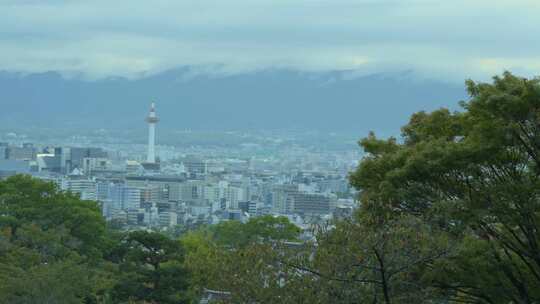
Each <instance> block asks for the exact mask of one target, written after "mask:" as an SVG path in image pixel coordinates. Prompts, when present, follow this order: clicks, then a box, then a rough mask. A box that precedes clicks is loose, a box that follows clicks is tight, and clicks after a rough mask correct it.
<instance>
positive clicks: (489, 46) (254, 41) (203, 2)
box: [0, 0, 540, 82]
mask: <svg viewBox="0 0 540 304" xmlns="http://www.w3.org/2000/svg"><path fill="white" fill-rule="evenodd" d="M185 65H195V66H200V67H201V70H207V71H212V72H225V73H235V72H242V71H250V70H255V69H265V68H292V69H298V70H301V71H313V70H316V71H318V70H342V69H356V70H358V71H360V72H365V73H373V72H392V71H403V70H414V71H415V72H417V73H418V74H419V75H423V76H426V77H436V78H441V79H446V80H452V81H454V80H456V81H459V82H461V81H462V80H463V79H464V78H475V79H486V78H487V77H489V76H491V75H493V74H495V73H500V72H501V71H503V70H504V69H509V70H511V71H514V72H516V73H519V74H522V75H527V76H531V75H539V74H540V72H539V71H540V0H527V1H525V0H442V1H439V0H355V1H352V0H319V1H307V0H214V1H210V0H193V1H182V0H174V1H173V0H170V1H165V0H152V1H149V0H145V1H135V0H87V1H76V0H73V1H62V0H35V1H29V0H0V70H5V71H10V72H11V71H12V72H23V73H28V72H30V73H31V72H43V71H50V70H54V71H60V72H62V73H65V74H66V75H84V76H85V77H90V78H101V77H109V76H124V77H141V76H144V75H149V74H154V73H158V72H161V71H164V70H168V69H172V68H175V67H179V66H185Z"/></svg>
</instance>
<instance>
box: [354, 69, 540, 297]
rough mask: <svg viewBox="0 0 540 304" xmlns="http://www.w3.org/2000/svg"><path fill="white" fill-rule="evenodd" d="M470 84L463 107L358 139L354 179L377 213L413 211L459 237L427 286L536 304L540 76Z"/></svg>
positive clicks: (539, 289) (539, 288)
mask: <svg viewBox="0 0 540 304" xmlns="http://www.w3.org/2000/svg"><path fill="white" fill-rule="evenodd" d="M467 86H468V91H469V94H470V96H471V99H470V100H469V101H468V102H462V104H461V105H462V107H463V109H464V111H462V112H456V113H450V112H449V111H448V110H445V109H442V110H438V111H435V112H433V113H424V112H420V113H417V114H415V115H413V116H412V117H411V120H410V122H409V124H408V125H406V126H404V127H403V129H402V130H403V138H402V140H399V141H398V140H396V139H393V138H391V139H387V140H381V139H378V138H376V137H375V136H374V135H373V134H371V135H370V136H369V137H368V138H366V139H364V140H363V141H362V142H361V145H362V147H363V148H364V150H365V151H366V152H367V156H366V157H365V158H364V159H363V160H362V162H361V164H360V166H359V167H358V170H357V171H356V172H354V173H353V174H352V175H351V183H352V184H353V185H354V186H355V187H356V188H358V189H360V190H361V196H360V198H361V202H362V209H363V212H366V213H367V214H370V215H371V216H373V217H374V218H385V217H387V218H392V217H395V216H399V215H400V214H409V215H413V216H418V217H420V218H422V220H424V221H425V222H426V223H429V225H431V226H432V227H435V228H437V229H442V230H444V231H446V233H448V235H449V236H451V237H452V238H453V239H454V240H456V241H459V245H457V246H456V251H457V253H458V255H457V256H453V257H452V258H448V259H441V260H438V261H436V262H435V263H433V265H432V266H433V267H435V268H434V271H433V272H432V276H431V279H432V281H431V282H430V284H432V286H437V287H439V288H441V290H442V292H444V293H446V294H447V296H448V297H449V298H450V299H452V300H454V301H461V302H475V303H534V302H538V301H540V250H539V248H538V244H539V241H540V234H539V231H540V230H539V228H540V227H538V223H540V218H539V215H540V213H539V211H540V209H539V208H540V202H539V197H540V179H539V176H540V175H539V174H540V171H539V168H540V167H539V165H540V80H539V79H524V78H519V77H516V76H514V75H512V74H510V73H505V74H504V75H503V76H502V77H495V78H494V81H493V83H491V84H490V83H479V84H477V83H474V82H472V81H468V82H467ZM381 224H384V222H383V223H381ZM473 261H477V262H479V263H476V264H475V263H473ZM443 273H444V274H446V275H437V274H443ZM426 277H429V276H427V275H426Z"/></svg>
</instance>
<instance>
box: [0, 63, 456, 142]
mask: <svg viewBox="0 0 540 304" xmlns="http://www.w3.org/2000/svg"><path fill="white" fill-rule="evenodd" d="M193 71H194V69H193V68H190V67H185V68H181V69H176V70H171V71H168V72H164V73H161V74H158V75H153V76H149V77H145V78H141V79H136V80H128V79H124V78H109V79H102V80H95V81H88V80H83V79H77V78H70V79H66V78H63V77H62V76H61V75H60V74H58V73H56V72H48V73H41V74H31V75H18V74H13V73H8V72H3V73H0V106H1V109H2V110H1V111H0V128H1V127H23V126H28V127H51V128H74V129H77V128H81V129H87V128H94V127H95V128H104V129H122V128H135V127H136V128H139V127H141V124H144V117H145V115H146V113H147V111H148V107H149V103H150V101H152V100H155V101H156V102H157V113H158V115H159V116H160V118H161V122H160V128H174V129H194V130H249V129H305V130H319V131H325V132H326V131H329V132H348V133H359V132H366V131H367V130H376V131H379V132H382V133H387V134H396V133H397V132H399V127H400V126H401V125H403V124H404V123H406V122H407V119H408V117H409V115H410V114H411V113H413V112H416V111H419V110H433V109H436V108H439V107H450V108H454V109H455V108H456V105H457V102H458V101H459V100H462V99H464V98H465V97H466V96H465V91H464V86H463V85H456V84H448V83H443V82H437V81H428V80H417V79H415V77H414V76H413V75H411V74H409V73H403V74H399V75H380V74H377V75H369V76H358V77H356V76H354V74H355V73H354V71H335V72H324V73H323V72H313V73H306V72H297V71H291V70H266V71H260V72H253V73H244V74H236V75H212V74H194V73H193ZM362 135H363V134H362Z"/></svg>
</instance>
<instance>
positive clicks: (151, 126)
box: [146, 102, 159, 164]
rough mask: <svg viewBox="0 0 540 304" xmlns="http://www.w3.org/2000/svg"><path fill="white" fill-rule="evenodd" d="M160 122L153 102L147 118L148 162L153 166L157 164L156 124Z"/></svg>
mask: <svg viewBox="0 0 540 304" xmlns="http://www.w3.org/2000/svg"><path fill="white" fill-rule="evenodd" d="M158 121H159V118H157V116H156V109H155V103H153V102H152V105H151V106H150V113H148V117H146V122H147V123H148V156H147V158H146V162H148V163H151V164H153V163H155V162H156V147H155V146H156V123H157V122H158Z"/></svg>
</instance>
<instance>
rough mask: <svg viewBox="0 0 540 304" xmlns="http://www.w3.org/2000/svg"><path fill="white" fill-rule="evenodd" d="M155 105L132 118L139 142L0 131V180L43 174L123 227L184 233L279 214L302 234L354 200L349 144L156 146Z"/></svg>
mask: <svg viewBox="0 0 540 304" xmlns="http://www.w3.org/2000/svg"><path fill="white" fill-rule="evenodd" d="M156 113H157V111H156V104H155V103H154V102H152V103H151V104H150V110H149V112H148V114H147V117H146V119H145V120H144V121H143V120H142V119H141V125H142V124H143V123H144V122H146V124H147V126H148V140H147V144H146V145H140V144H131V145H130V144H125V145H111V144H106V143H105V140H104V142H103V143H101V144H102V145H103V146H99V144H95V145H90V146H73V145H69V144H66V145H61V146H53V145H51V144H50V143H45V142H40V143H32V142H27V141H26V137H24V136H23V138H22V139H19V138H18V137H17V135H16V134H7V135H4V137H3V138H4V140H6V139H7V141H4V142H1V143H0V178H6V177H8V176H11V175H14V174H30V175H32V176H35V177H37V178H40V179H43V180H47V181H52V182H54V183H55V184H56V185H57V187H58V188H59V189H60V190H63V191H69V192H72V193H76V194H78V195H80V197H81V199H83V200H93V201H98V202H99V203H100V206H101V208H102V212H103V216H104V217H105V218H106V219H107V220H108V221H110V222H112V223H114V225H118V226H120V227H122V228H123V229H126V230H134V229H154V230H159V231H171V232H174V231H185V230H189V229H196V228H197V227H199V226H201V225H208V224H217V223H219V222H222V221H228V220H239V221H244V222H245V221H247V220H248V219H249V218H252V217H257V216H261V215H275V216H278V215H282V216H286V217H288V218H289V220H290V221H291V222H293V223H295V224H296V225H298V226H299V227H301V228H302V229H303V230H304V231H305V235H304V237H305V238H306V239H309V238H310V237H313V236H312V235H310V229H311V227H312V226H313V225H315V224H321V223H325V222H329V221H331V220H332V219H334V218H342V217H347V216H351V215H352V212H353V209H354V208H355V206H356V205H357V204H356V200H355V197H356V191H355V190H354V189H353V188H351V187H350V186H349V182H348V174H349V172H350V171H351V170H353V169H354V168H355V166H356V165H357V163H358V160H359V159H360V155H359V152H360V149H359V148H354V149H350V150H347V149H346V148H345V149H341V150H338V151H335V150H334V151H324V150H320V151H312V150H311V151H310V149H309V147H303V146H301V145H298V144H296V145H292V144H291V145H290V146H285V147H281V148H280V149H281V151H279V153H275V154H273V155H265V153H262V152H261V151H264V150H265V149H264V147H262V146H261V144H259V143H250V142H245V143H242V144H241V145H239V147H238V148H237V149H235V150H236V151H231V149H225V148H219V147H218V148H213V149H212V148H197V147H193V146H190V147H173V146H160V145H159V123H158V122H159V117H158V116H157V114H156ZM141 117H143V113H141ZM180 136H181V135H180ZM77 140H79V141H82V140H81V138H78V139H77ZM274 141H277V142H279V141H280V139H279V138H277V139H275V140H274ZM269 144H271V143H269ZM274 145H275V144H274ZM266 154H268V153H266ZM235 155H236V156H235Z"/></svg>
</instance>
